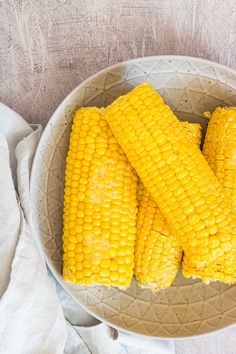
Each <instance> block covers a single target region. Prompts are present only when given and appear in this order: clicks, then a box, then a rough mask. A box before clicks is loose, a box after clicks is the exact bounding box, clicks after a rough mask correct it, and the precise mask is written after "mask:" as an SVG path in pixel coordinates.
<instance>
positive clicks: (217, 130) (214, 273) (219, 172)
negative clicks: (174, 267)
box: [183, 108, 236, 283]
mask: <svg viewBox="0 0 236 354" xmlns="http://www.w3.org/2000/svg"><path fill="white" fill-rule="evenodd" d="M203 154H204V155H205V157H206V160H207V161H208V163H209V165H210V167H211V168H212V170H213V171H214V172H215V174H216V176H217V177H218V179H219V181H220V182H221V184H222V185H223V187H224V190H225V193H226V196H227V198H228V200H229V201H230V203H231V207H232V212H233V220H234V227H233V230H232V234H231V235H230V234H228V235H224V239H225V241H226V243H225V247H226V248H227V247H228V248H227V253H226V254H223V255H219V257H217V258H216V260H215V261H214V262H213V263H212V264H210V265H208V266H206V267H203V268H200V269H194V268H190V267H188V266H187V265H185V264H183V274H184V275H185V276H186V277H191V276H192V277H200V278H202V279H203V280H204V281H205V282H209V281H214V280H221V281H224V282H226V283H236V235H235V233H236V109H235V108H217V109H216V110H215V111H214V112H213V114H212V116H211V119H210V122H209V125H208V128H207V132H206V138H205V142H204V146H203ZM227 242H228V244H227Z"/></svg>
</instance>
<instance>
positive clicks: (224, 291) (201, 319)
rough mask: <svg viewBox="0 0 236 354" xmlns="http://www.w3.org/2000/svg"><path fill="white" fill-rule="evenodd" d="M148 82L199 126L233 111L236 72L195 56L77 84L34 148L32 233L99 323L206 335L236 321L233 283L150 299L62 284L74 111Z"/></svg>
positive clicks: (137, 292) (177, 288)
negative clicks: (214, 114) (219, 110)
mask: <svg viewBox="0 0 236 354" xmlns="http://www.w3.org/2000/svg"><path fill="white" fill-rule="evenodd" d="M144 81H147V82H150V83H151V84H152V85H153V86H154V87H155V88H156V89H157V90H158V91H159V92H160V94H161V95H162V96H163V97H164V99H165V102H166V103H168V104H169V105H170V106H171V108H172V109H173V110H174V111H175V113H176V115H177V116H178V117H179V118H180V119H181V120H189V121H191V122H200V123H201V124H202V126H203V128H205V126H206V121H205V119H204V118H203V112H205V111H207V110H210V111H211V110H213V109H214V108H215V107H216V106H225V105H227V106H232V105H233V106H236V73H235V72H234V71H232V70H230V69H228V68H226V67H224V66H221V65H218V64H215V63H212V62H209V61H206V60H201V59H197V58H189V57H178V56H156V57H146V58H141V59H134V60H130V61H126V62H123V63H120V64H117V65H114V66H111V67H109V68H107V69H105V70H102V71H100V72H99V73H97V74H96V75H94V76H92V77H90V78H89V79H88V80H86V81H84V82H83V83H82V84H80V85H79V86H78V87H77V88H76V89H74V90H73V91H72V92H71V93H70V94H69V96H67V98H66V99H65V100H64V101H63V102H62V103H61V104H60V106H59V107H58V109H57V110H56V112H55V113H54V114H53V116H52V117H51V119H50V121H49V123H48V125H47V127H46V129H45V131H44V133H43V135H42V138H41V141H40V143H39V146H38V149H37V152H36V156H35V160H34V164H33V170H32V179H31V192H32V198H33V214H34V222H35V227H36V231H37V236H38V239H39V241H40V244H41V246H42V250H43V252H44V254H45V257H46V261H47V264H48V266H49V267H50V269H51V271H52V272H53V274H54V276H55V277H56V278H57V280H58V281H59V282H60V283H61V285H62V286H63V287H64V288H65V289H66V291H67V292H68V293H69V294H70V295H71V296H72V297H73V298H74V299H75V300H76V301H78V303H79V304H80V305H82V306H83V307H84V308H85V309H86V310H87V311H88V312H89V313H91V314H92V315H94V316H95V317H97V318H98V319H100V320H102V321H104V322H106V323H108V324H110V325H112V326H113V327H116V328H120V329H122V330H125V331H128V332H135V333H139V334H142V335H147V336H153V337H159V338H170V337H172V338H181V337H189V336H195V335H201V334H206V333H209V332H213V331H216V330H220V329H223V328H225V327H228V326H232V325H233V324H234V323H236V286H228V285H226V284H223V283H218V282H214V283H212V284H210V285H204V284H203V283H202V282H201V281H194V280H186V279H184V278H183V277H182V276H181V274H179V275H178V276H177V278H176V280H175V282H174V284H173V285H172V286H171V288H170V289H168V290H163V291H161V292H159V293H157V294H153V293H152V292H151V291H149V290H141V289H140V288H138V287H137V285H136V283H135V281H133V283H132V285H131V287H130V288H129V289H128V290H127V291H121V290H118V289H116V288H112V289H110V290H108V289H106V288H105V287H93V288H87V287H82V286H77V285H72V284H70V283H67V282H65V281H64V280H63V278H62V276H61V269H62V242H61V235H62V211H63V186H64V171H65V160H66V154H67V149H68V142H69V133H70V128H71V121H72V117H73V112H74V110H75V109H76V108H77V107H80V106H98V107H101V106H106V105H108V104H109V103H111V102H112V101H113V100H114V99H116V98H117V97H118V96H120V95H123V94H125V93H126V92H128V91H130V90H131V89H132V88H133V87H135V86H136V85H138V84H140V83H141V82H144Z"/></svg>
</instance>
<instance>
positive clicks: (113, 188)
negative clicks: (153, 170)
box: [63, 108, 137, 288]
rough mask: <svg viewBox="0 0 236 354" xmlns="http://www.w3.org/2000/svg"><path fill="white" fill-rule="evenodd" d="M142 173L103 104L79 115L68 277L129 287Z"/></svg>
mask: <svg viewBox="0 0 236 354" xmlns="http://www.w3.org/2000/svg"><path fill="white" fill-rule="evenodd" d="M136 193H137V175H136V173H135V171H134V170H133V168H132V167H131V165H130V163H129V162H128V160H127V157H126V156H125V154H124V152H123V151H122V149H121V147H120V146H119V145H118V143H117V141H116V139H115V137H114V136H113V134H112V132H111V130H110V128H109V126H108V124H107V122H106V121H105V120H104V119H103V118H102V115H101V112H100V110H99V109H97V108H81V109H79V110H78V111H77V112H76V113H75V117H74V121H73V127H72V132H71V136H70V145H69V152H68V156H67V163H66V180H65V195H64V230H63V250H64V254H63V276H64V279H66V280H69V281H72V282H75V283H77V284H81V285H87V286H90V285H98V284H99V285H105V286H108V287H110V286H117V287H119V288H127V287H128V286H129V285H130V282H131V280H132V276H133V268H134V242H135V235H136V214H137V196H136Z"/></svg>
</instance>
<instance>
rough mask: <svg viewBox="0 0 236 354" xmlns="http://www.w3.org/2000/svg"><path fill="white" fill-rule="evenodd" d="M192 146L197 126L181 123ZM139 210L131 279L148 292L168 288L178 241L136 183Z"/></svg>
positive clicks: (174, 269) (198, 132)
mask: <svg viewBox="0 0 236 354" xmlns="http://www.w3.org/2000/svg"><path fill="white" fill-rule="evenodd" d="M182 126H183V127H184V129H185V130H186V132H187V133H188V135H189V137H190V139H191V140H192V143H193V144H196V145H197V146H198V147H200V143H201V126H200V125H199V124H190V123H188V122H183V123H182ZM138 195H139V196H140V197H139V199H140V201H139V209H138V220H137V236H136V242H135V268H134V269H135V271H134V273H135V276H136V280H137V282H138V284H139V285H140V286H141V287H143V288H150V289H151V290H152V291H158V290H160V289H164V288H168V287H170V286H171V284H172V283H173V281H174V278H175V276H176V274H177V272H178V269H179V265H180V262H181V258H182V249H181V247H180V244H179V241H178V239H177V238H176V236H175V235H174V234H172V233H171V231H170V228H169V225H168V223H167V221H166V219H165V217H164V216H163V214H162V212H161V211H160V209H159V208H158V206H157V203H156V202H155V201H154V200H153V199H152V197H151V195H150V193H149V192H148V191H147V190H146V188H145V187H144V185H143V183H142V181H141V180H139V183H138Z"/></svg>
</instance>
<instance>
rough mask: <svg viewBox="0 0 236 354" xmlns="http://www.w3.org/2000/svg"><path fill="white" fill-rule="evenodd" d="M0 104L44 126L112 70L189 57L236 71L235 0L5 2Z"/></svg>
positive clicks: (0, 1)
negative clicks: (78, 89)
mask: <svg viewBox="0 0 236 354" xmlns="http://www.w3.org/2000/svg"><path fill="white" fill-rule="evenodd" d="M0 5H1V15H0V26H1V38H0V46H1V62H0V68H1V78H0V98H1V100H2V101H3V102H4V103H6V104H7V105H9V106H10V107H12V108H13V109H15V110H16V111H18V112H19V113H20V114H21V115H22V116H23V117H25V118H26V119H27V120H28V121H29V122H42V123H44V124H45V123H46V122H47V121H48V119H49V118H50V116H51V114H52V113H53V111H54V110H55V108H56V107H57V106H58V104H59V103H60V102H61V100H62V99H63V98H64V97H65V96H66V95H67V94H68V93H69V92H70V91H71V90H72V89H73V88H74V87H75V86H77V85H78V84H79V83H80V82H81V81H83V80H84V79H86V78H87V77H89V76H90V75H92V74H94V73H95V72H97V71H98V70H100V69H102V68H105V67H106V66H108V65H111V64H114V63H117V62H119V61H122V60H126V59H130V58H135V57H140V56H144V55H155V54H184V55H192V56H199V57H203V58H207V59H211V60H214V61H217V62H220V63H222V64H226V65H228V66H230V67H232V68H236V0H156V1H155V0H124V1H122V0H97V1H96V0H28V1H27V0H0Z"/></svg>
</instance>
